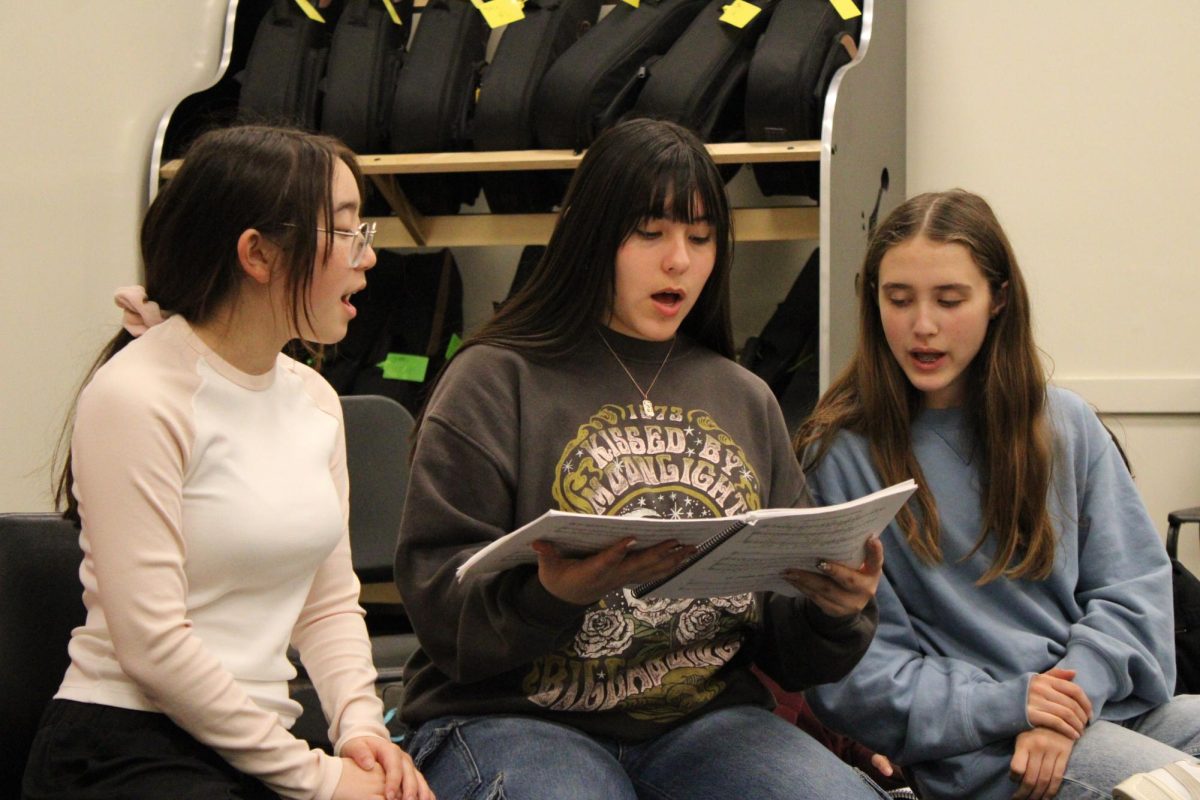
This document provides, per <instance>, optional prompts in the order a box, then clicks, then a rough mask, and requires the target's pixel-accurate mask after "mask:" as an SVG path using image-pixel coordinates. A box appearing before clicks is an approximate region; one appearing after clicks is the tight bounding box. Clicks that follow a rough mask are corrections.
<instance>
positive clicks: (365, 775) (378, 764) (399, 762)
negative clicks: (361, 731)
mask: <svg viewBox="0 0 1200 800" xmlns="http://www.w3.org/2000/svg"><path fill="white" fill-rule="evenodd" d="M341 755H342V777H341V779H340V780H338V784H337V788H335V789H334V791H333V800H435V798H434V796H433V792H432V791H431V790H430V788H429V785H428V784H427V783H425V778H424V776H423V775H421V773H420V771H418V770H417V768H416V766H415V765H414V764H413V761H412V759H411V758H410V757H409V755H408V753H405V752H404V751H403V750H401V749H400V748H399V747H397V746H396V745H395V744H394V743H392V742H390V741H388V740H387V739H381V738H380V737H378V736H358V737H355V738H354V739H351V740H350V741H348V742H346V744H344V745H343V746H342V753H341Z"/></svg>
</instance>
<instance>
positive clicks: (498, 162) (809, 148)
mask: <svg viewBox="0 0 1200 800" xmlns="http://www.w3.org/2000/svg"><path fill="white" fill-rule="evenodd" d="M706 147H707V148H708V151H709V153H710V154H712V157H713V161H715V162H716V163H718V164H767V163H785V162H794V161H819V160H820V158H821V143H820V142H819V141H790V142H732V143H728V142H727V143H721V144H709V145H706ZM582 158H583V153H576V152H574V151H572V150H493V151H481V152H474V151H472V152H461V153H403V154H390V155H363V156H359V157H358V163H359V166H360V167H361V168H362V171H363V174H364V175H367V176H368V177H370V178H371V181H372V182H373V183H374V184H375V185H376V186H377V187H378V188H379V190H380V192H381V193H382V194H383V196H384V197H385V198H386V199H387V201H388V205H390V206H391V208H392V210H393V211H394V212H395V214H394V216H390V217H377V218H373V221H374V222H376V223H378V226H379V230H378V233H377V234H376V236H375V244H376V246H378V247H485V246H488V245H527V244H545V243H546V242H547V241H549V240H550V232H551V231H552V230H553V229H554V222H555V219H556V218H557V215H555V214H471V213H463V214H452V215H445V216H424V215H422V214H420V213H418V212H417V211H416V209H414V208H413V207H412V205H411V204H410V203H409V202H408V199H407V198H406V197H405V196H404V193H403V192H402V191H401V189H400V187H399V184H398V183H397V182H396V180H395V177H394V176H396V175H416V174H422V175H432V174H439V173H450V172H508V171H514V170H530V169H561V170H570V169H575V168H576V167H577V166H578V165H579V162H580V160H581V159H582ZM181 163H182V162H181V161H180V160H178V159H176V160H174V161H169V162H167V163H166V164H164V165H163V167H162V170H161V171H160V175H161V176H162V178H163V179H165V180H169V179H170V178H172V177H174V175H175V173H177V172H178V171H179V166H180V164H181ZM818 228H819V214H818V210H817V208H816V207H815V206H803V207H795V206H785V207H774V208H739V209H735V210H734V215H733V229H734V235H735V236H736V237H737V239H738V241H745V242H775V241H786V240H792V239H817V238H819V235H820V234H819V230H818Z"/></svg>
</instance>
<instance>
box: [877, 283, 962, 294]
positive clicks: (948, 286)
mask: <svg viewBox="0 0 1200 800" xmlns="http://www.w3.org/2000/svg"><path fill="white" fill-rule="evenodd" d="M879 288H880V289H882V290H887V289H912V288H913V287H912V285H911V284H907V283H895V282H893V283H885V284H883V286H881V287H879ZM933 290H934V291H935V292H945V291H954V290H957V291H960V292H969V291H971V287H970V286H969V285H968V284H965V283H943V284H941V285H939V286H934V287H933Z"/></svg>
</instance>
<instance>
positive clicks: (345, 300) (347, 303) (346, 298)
mask: <svg viewBox="0 0 1200 800" xmlns="http://www.w3.org/2000/svg"><path fill="white" fill-rule="evenodd" d="M365 288H367V287H366V286H365V285H364V286H360V287H358V288H357V289H355V290H353V291H350V292H346V293H345V294H344V295H342V305H344V306H346V307H347V308H349V309H351V310H352V311H353V310H355V308H354V303H352V302H350V298H351V297H353V296H354V295H356V294H358V293H359V292H361V291H362V290H363V289H365Z"/></svg>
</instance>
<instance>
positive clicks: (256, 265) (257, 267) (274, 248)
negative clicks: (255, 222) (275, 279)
mask: <svg viewBox="0 0 1200 800" xmlns="http://www.w3.org/2000/svg"><path fill="white" fill-rule="evenodd" d="M237 254H238V263H239V264H241V267H242V271H243V272H245V273H246V275H248V276H249V277H250V279H251V280H253V281H254V282H255V283H260V284H263V285H266V284H268V283H270V282H271V274H272V272H273V271H274V267H275V262H276V261H277V260H278V258H279V245H277V244H275V243H274V242H272V241H271V240H270V239H268V238H267V237H265V236H263V235H262V233H260V232H259V231H257V230H255V229H254V228H248V229H246V230H244V231H242V235H241V236H239V237H238V240H237Z"/></svg>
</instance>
